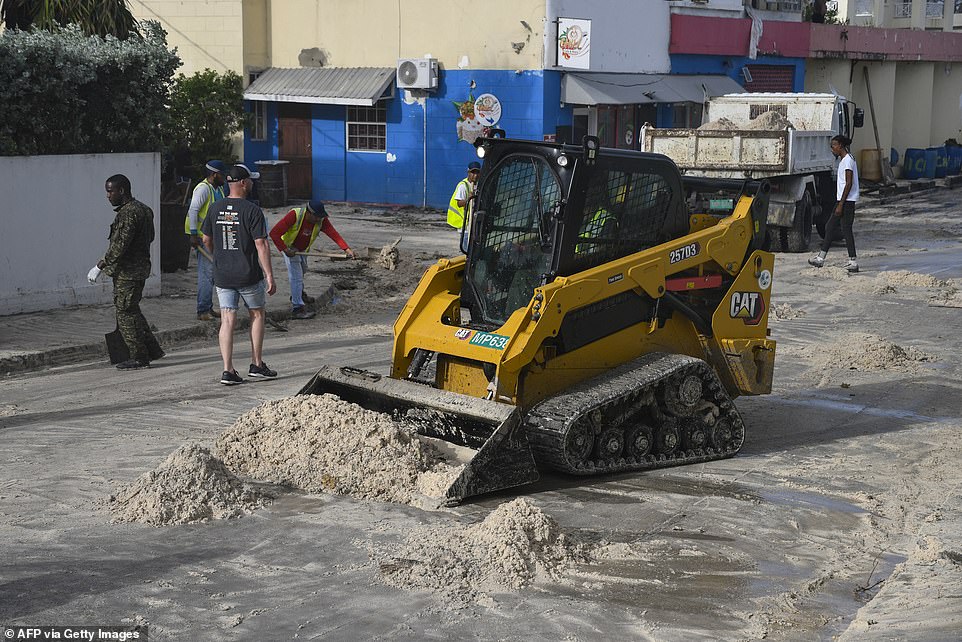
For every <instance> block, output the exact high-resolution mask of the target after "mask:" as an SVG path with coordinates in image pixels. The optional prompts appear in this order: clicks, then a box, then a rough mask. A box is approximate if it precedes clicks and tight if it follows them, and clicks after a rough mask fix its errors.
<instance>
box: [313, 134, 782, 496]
mask: <svg viewBox="0 0 962 642" xmlns="http://www.w3.org/2000/svg"><path fill="white" fill-rule="evenodd" d="M499 133H500V132H496V133H495V134H496V135H494V136H493V137H488V138H481V139H479V141H478V143H477V144H476V146H477V150H478V155H479V156H480V157H482V158H483V161H484V162H483V167H482V172H481V177H480V179H479V182H478V186H477V190H476V195H475V198H474V201H473V208H472V214H471V216H470V218H469V221H468V225H469V229H468V228H466V229H464V230H462V249H463V250H464V251H466V256H458V257H455V258H451V259H442V260H440V261H438V262H437V264H435V265H433V266H431V267H430V268H428V270H427V272H426V273H425V274H424V276H423V277H422V279H421V281H420V283H419V285H418V286H417V289H416V290H415V292H414V294H413V295H412V296H411V297H410V299H409V300H408V302H407V304H406V305H405V306H404V309H403V310H402V311H401V313H400V315H399V316H398V319H397V321H396V322H395V324H394V348H393V355H392V365H391V372H390V375H389V376H382V375H380V374H377V373H373V372H368V371H365V370H359V369H356V368H352V367H349V366H348V367H330V366H326V367H324V368H322V369H321V370H320V371H319V372H318V373H317V374H316V375H315V376H314V378H313V379H312V380H311V381H310V382H309V383H308V384H307V385H306V386H305V387H304V388H303V389H302V390H301V394H324V393H332V394H335V395H338V396H340V397H341V398H343V399H345V400H347V401H350V402H354V403H357V404H360V405H361V406H364V407H365V408H369V409H372V410H378V411H383V412H389V413H392V414H393V415H394V416H395V417H398V418H399V419H401V420H403V421H406V422H409V423H410V425H411V426H412V428H413V429H414V430H416V431H417V432H419V433H421V434H423V435H426V436H429V437H434V438H438V439H441V440H444V441H446V442H450V443H452V444H456V445H457V446H459V447H461V448H460V452H461V453H462V455H463V454H464V453H467V457H465V462H464V463H465V467H464V469H463V471H462V473H461V475H460V477H459V478H458V479H457V480H456V481H455V482H454V483H453V484H452V486H451V487H450V488H449V489H448V492H447V500H448V501H449V503H456V502H459V501H461V500H462V499H464V498H466V497H470V496H473V495H478V494H481V493H486V492H490V491H493V490H497V489H502V488H509V487H513V486H518V485H521V484H526V483H530V482H532V481H534V480H536V479H538V476H539V475H538V468H539V466H540V467H549V468H553V469H556V470H559V471H563V472H566V473H571V474H575V475H595V474H603V473H609V472H615V471H631V470H647V469H652V468H659V467H666V466H676V465H681V464H688V463H693V462H704V461H708V460H712V459H721V458H724V457H730V456H732V455H734V454H735V453H737V452H738V450H739V448H741V445H742V443H743V441H744V438H745V426H744V423H743V422H742V419H741V417H740V416H739V414H738V412H737V410H736V409H735V406H734V404H733V402H732V400H733V399H734V398H735V397H737V396H739V395H758V394H766V393H768V392H770V391H771V383H772V370H773V367H774V357H775V342H774V341H772V340H771V339H769V338H768V310H769V305H770V302H771V292H772V271H773V266H774V256H773V255H772V254H771V253H769V252H766V251H764V249H763V243H764V241H765V239H766V238H767V234H766V230H765V220H766V216H767V210H768V185H767V183H764V182H762V183H742V182H732V181H711V180H705V179H698V180H694V181H688V182H685V183H683V182H682V177H681V175H680V174H679V172H678V169H677V168H676V167H675V165H674V163H673V162H672V161H671V160H670V159H669V158H667V157H665V156H662V155H658V154H646V153H641V152H634V151H625V150H614V149H602V148H599V146H598V141H597V139H596V138H593V137H586V138H585V140H584V143H583V144H582V145H581V146H575V145H565V144H554V143H541V142H532V141H521V140H510V139H506V138H503V137H502V136H499V135H497V134H499ZM749 192H751V193H749ZM723 194H727V195H728V196H730V198H714V196H718V195H723ZM706 195H707V196H706ZM464 449H468V450H464ZM455 450H458V449H455Z"/></svg>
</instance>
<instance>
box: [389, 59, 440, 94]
mask: <svg viewBox="0 0 962 642" xmlns="http://www.w3.org/2000/svg"><path fill="white" fill-rule="evenodd" d="M397 86H398V87H400V88H401V89H437V88H438V59H437V58H399V59H398V61H397Z"/></svg>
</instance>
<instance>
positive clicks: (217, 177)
mask: <svg viewBox="0 0 962 642" xmlns="http://www.w3.org/2000/svg"><path fill="white" fill-rule="evenodd" d="M204 169H205V170H206V171H207V177H206V178H204V180H202V181H201V182H199V183H197V187H195V188H194V193H193V196H192V197H191V199H190V207H188V208H187V216H186V217H185V218H184V233H185V234H187V235H189V236H190V245H191V247H193V248H196V251H197V318H198V319H200V320H201V321H210V320H211V319H212V318H216V317H219V316H220V313H219V312H217V311H216V310H214V307H213V302H212V299H213V296H214V264H213V263H211V262H210V255H209V254H207V253H206V251H205V250H202V249H201V246H202V245H203V242H202V241H201V238H202V235H201V233H200V226H201V225H203V224H204V219H205V218H207V210H208V209H210V206H211V205H213V204H214V203H216V202H217V201H219V200H220V199H222V198H225V197H226V196H227V192H226V191H225V190H224V183H225V182H226V179H227V166H225V165H224V163H223V162H222V161H219V160H209V161H207V164H206V165H205V166H204Z"/></svg>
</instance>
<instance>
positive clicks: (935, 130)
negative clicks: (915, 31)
mask: <svg viewBox="0 0 962 642" xmlns="http://www.w3.org/2000/svg"><path fill="white" fill-rule="evenodd" d="M932 67H933V69H932V75H933V77H934V78H933V82H932V133H931V137H930V141H931V143H932V145H941V144H942V143H944V142H945V139H946V138H954V139H956V140H957V141H959V142H962V65H960V64H958V63H950V64H946V63H940V62H937V63H934V64H933V65H932Z"/></svg>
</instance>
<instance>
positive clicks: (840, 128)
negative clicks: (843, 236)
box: [640, 93, 864, 252]
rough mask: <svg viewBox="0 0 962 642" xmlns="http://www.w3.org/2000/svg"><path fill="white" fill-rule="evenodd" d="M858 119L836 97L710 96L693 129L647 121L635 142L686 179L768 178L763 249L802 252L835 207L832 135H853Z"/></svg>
mask: <svg viewBox="0 0 962 642" xmlns="http://www.w3.org/2000/svg"><path fill="white" fill-rule="evenodd" d="M863 117H864V116H863V113H862V110H861V109H860V108H857V107H855V106H854V103H851V102H849V101H848V100H846V99H845V98H844V97H842V96H837V95H835V94H814V93H743V94H726V95H723V96H717V97H715V98H712V99H711V100H709V102H708V107H707V110H706V112H705V119H706V122H705V123H704V124H703V125H702V126H701V127H699V128H698V129H658V128H654V127H650V126H645V127H642V128H641V132H640V145H641V149H642V150H644V151H647V152H654V153H660V154H665V155H666V156H668V157H669V158H671V159H672V160H674V161H675V164H676V165H678V168H679V169H680V170H681V172H682V174H683V175H685V176H700V177H706V178H727V179H732V178H739V179H752V180H762V179H765V180H768V181H769V183H770V185H771V197H770V202H769V208H768V234H769V246H770V248H771V249H773V250H776V251H788V252H804V251H807V250H808V249H809V244H810V243H811V238H812V225H813V223H814V224H815V226H816V228H817V230H818V232H819V234H821V235H822V236H824V233H825V223H826V222H827V220H828V216H830V215H831V212H832V209H833V208H834V207H835V196H836V193H835V179H834V176H833V173H834V171H835V167H836V162H835V157H834V156H833V155H832V152H831V149H830V144H831V140H832V137H833V136H836V135H839V134H841V135H844V136H847V137H849V138H851V137H852V132H853V130H854V128H855V127H861V126H862V120H863ZM715 200H716V201H718V200H721V199H719V198H718V196H717V195H716V197H715Z"/></svg>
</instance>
